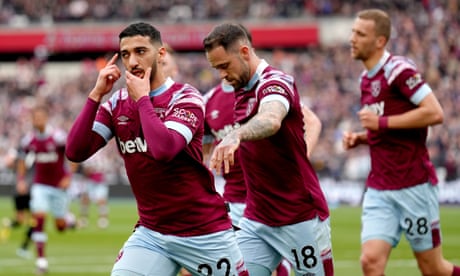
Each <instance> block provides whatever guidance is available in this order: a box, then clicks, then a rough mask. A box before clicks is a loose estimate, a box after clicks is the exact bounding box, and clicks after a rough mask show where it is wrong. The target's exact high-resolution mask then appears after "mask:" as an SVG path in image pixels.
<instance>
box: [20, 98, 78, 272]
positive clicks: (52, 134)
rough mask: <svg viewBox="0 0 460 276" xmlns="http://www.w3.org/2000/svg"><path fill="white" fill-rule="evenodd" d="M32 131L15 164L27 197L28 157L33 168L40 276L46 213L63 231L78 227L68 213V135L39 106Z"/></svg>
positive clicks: (43, 267)
mask: <svg viewBox="0 0 460 276" xmlns="http://www.w3.org/2000/svg"><path fill="white" fill-rule="evenodd" d="M31 123H32V125H31V130H30V131H29V132H28V133H27V134H26V135H24V136H23V137H22V139H21V141H20V146H19V149H18V158H17V164H16V178H17V183H16V191H17V193H18V194H25V193H26V192H27V191H28V189H29V185H28V183H27V179H26V176H27V173H28V171H29V168H30V167H29V166H28V163H29V158H30V162H31V163H32V164H33V166H34V170H33V181H32V182H31V183H32V184H31V185H30V195H31V201H30V210H31V213H32V217H33V225H32V226H33V229H32V230H31V233H30V234H31V239H32V240H33V241H34V242H35V246H36V255H37V260H36V266H37V274H39V275H41V274H44V273H46V272H47V270H48V260H47V258H46V254H45V247H46V244H47V240H48V235H47V233H46V231H45V226H46V218H47V214H48V213H51V214H52V215H53V217H54V222H55V227H56V229H57V230H58V231H60V232H63V231H65V230H66V229H67V228H69V227H73V226H74V225H75V218H74V216H73V215H72V214H71V213H69V210H68V207H69V206H68V204H69V199H68V195H67V192H66V190H67V188H68V186H69V184H70V180H71V173H70V171H69V167H68V165H69V164H68V160H67V159H66V158H65V156H64V149H65V144H66V141H67V133H66V132H65V131H64V130H62V129H60V128H58V127H54V126H52V125H51V124H49V121H48V109H47V108H46V107H45V105H37V106H35V107H34V108H33V109H32V110H31Z"/></svg>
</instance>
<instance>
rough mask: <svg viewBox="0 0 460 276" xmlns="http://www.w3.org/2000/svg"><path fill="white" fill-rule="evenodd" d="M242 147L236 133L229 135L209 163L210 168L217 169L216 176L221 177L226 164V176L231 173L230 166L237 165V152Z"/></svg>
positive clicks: (218, 146)
mask: <svg viewBox="0 0 460 276" xmlns="http://www.w3.org/2000/svg"><path fill="white" fill-rule="evenodd" d="M239 146H240V139H239V138H238V135H237V133H236V132H235V131H233V132H231V133H229V134H228V135H227V136H225V138H224V139H222V141H221V142H220V143H219V144H218V145H217V146H216V147H215V148H214V151H213V152H212V155H211V160H210V162H209V168H210V169H215V170H216V174H218V175H220V173H221V171H222V163H223V164H224V174H227V173H229V172H230V166H233V165H234V164H235V151H236V150H237V149H238V147H239Z"/></svg>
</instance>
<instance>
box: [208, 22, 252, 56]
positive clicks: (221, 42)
mask: <svg viewBox="0 0 460 276" xmlns="http://www.w3.org/2000/svg"><path fill="white" fill-rule="evenodd" d="M238 41H243V42H245V43H247V44H249V45H251V44H252V36H251V34H250V32H249V31H248V30H247V29H246V28H245V27H244V26H243V25H242V24H234V23H223V24H220V25H217V26H216V27H214V28H213V29H212V31H211V32H210V33H209V34H208V35H207V36H206V37H205V38H204V39H203V46H204V49H205V51H210V50H212V49H214V48H216V47H218V46H222V47H224V49H225V50H226V51H227V50H228V49H230V48H231V47H232V46H234V45H235V43H236V42H238Z"/></svg>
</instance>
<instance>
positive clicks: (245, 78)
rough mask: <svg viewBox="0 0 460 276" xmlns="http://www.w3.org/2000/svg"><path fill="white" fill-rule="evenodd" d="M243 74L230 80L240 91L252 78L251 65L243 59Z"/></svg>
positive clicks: (236, 89)
mask: <svg viewBox="0 0 460 276" xmlns="http://www.w3.org/2000/svg"><path fill="white" fill-rule="evenodd" d="M241 67H242V69H241V71H242V72H241V74H240V75H239V76H238V79H233V80H229V81H228V82H229V83H230V84H231V85H232V86H233V88H234V89H235V91H238V90H240V89H242V88H243V87H245V86H246V85H247V84H248V83H249V80H250V79H251V75H250V70H249V65H248V64H246V63H244V62H243V61H241Z"/></svg>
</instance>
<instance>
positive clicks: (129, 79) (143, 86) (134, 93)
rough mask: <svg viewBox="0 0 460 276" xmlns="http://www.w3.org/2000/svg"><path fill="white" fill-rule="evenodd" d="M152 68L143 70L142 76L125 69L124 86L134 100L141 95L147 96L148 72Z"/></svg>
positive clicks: (148, 88) (149, 72)
mask: <svg viewBox="0 0 460 276" xmlns="http://www.w3.org/2000/svg"><path fill="white" fill-rule="evenodd" d="M151 72H152V68H151V67H149V68H147V69H146V70H145V72H144V76H142V77H138V76H136V75H134V74H133V73H131V72H129V71H126V87H127V88H128V94H129V96H130V97H131V99H133V100H134V101H136V102H137V101H138V100H139V99H140V98H142V97H143V96H148V95H149V92H150V74H151Z"/></svg>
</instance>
